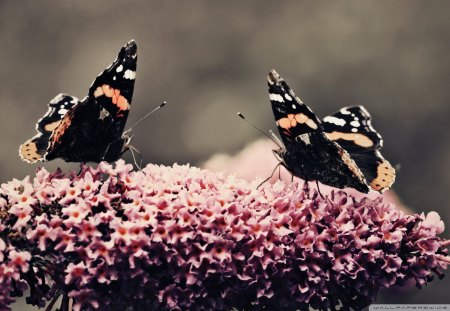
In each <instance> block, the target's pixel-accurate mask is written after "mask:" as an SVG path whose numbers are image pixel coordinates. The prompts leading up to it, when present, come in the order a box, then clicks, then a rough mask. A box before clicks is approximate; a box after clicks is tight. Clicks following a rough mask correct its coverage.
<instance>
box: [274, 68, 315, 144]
mask: <svg viewBox="0 0 450 311" xmlns="http://www.w3.org/2000/svg"><path fill="white" fill-rule="evenodd" d="M267 80H268V85H269V98H270V101H271V103H272V110H273V114H274V116H275V120H276V123H277V126H278V130H279V132H280V135H281V137H282V139H283V142H284V143H285V144H287V145H290V144H292V143H295V140H296V139H298V137H299V136H301V135H304V134H307V133H311V132H315V131H317V130H321V128H322V125H321V124H320V121H319V119H318V118H317V117H316V115H315V114H314V113H313V112H312V111H311V109H310V108H309V107H308V106H306V105H305V104H303V102H302V101H301V100H300V99H299V98H298V97H297V96H296V95H295V94H294V92H293V91H292V90H291V88H290V87H289V86H288V85H287V84H286V82H284V80H283V79H282V78H281V77H280V75H279V74H278V73H277V72H276V71H275V70H272V71H271V72H270V73H269V75H268V76H267ZM305 137H306V136H305Z"/></svg>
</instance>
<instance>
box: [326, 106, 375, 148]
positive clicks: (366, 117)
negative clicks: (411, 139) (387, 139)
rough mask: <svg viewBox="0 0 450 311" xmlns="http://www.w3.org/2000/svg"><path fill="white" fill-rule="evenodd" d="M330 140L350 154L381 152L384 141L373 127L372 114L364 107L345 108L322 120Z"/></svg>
mask: <svg viewBox="0 0 450 311" xmlns="http://www.w3.org/2000/svg"><path fill="white" fill-rule="evenodd" d="M322 124H323V128H324V131H325V132H326V135H327V137H328V138H329V139H331V140H333V141H335V142H337V143H338V144H339V145H340V146H341V147H343V148H344V149H345V150H347V151H349V152H367V151H369V150H379V149H380V148H381V147H382V146H383V140H382V138H381V136H380V134H378V132H377V131H376V130H375V129H374V128H373V127H372V120H371V116H370V114H369V113H368V112H367V110H366V109H365V108H364V107H363V106H353V107H344V108H342V109H340V110H339V111H338V112H336V113H335V114H332V115H330V116H327V117H325V118H323V120H322Z"/></svg>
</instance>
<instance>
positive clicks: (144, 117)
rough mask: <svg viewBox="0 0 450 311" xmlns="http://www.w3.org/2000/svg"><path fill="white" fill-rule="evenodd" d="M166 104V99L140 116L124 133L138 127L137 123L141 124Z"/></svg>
mask: <svg viewBox="0 0 450 311" xmlns="http://www.w3.org/2000/svg"><path fill="white" fill-rule="evenodd" d="M165 105H167V102H166V101H164V102H163V103H162V104H161V105H159V106H158V107H156V108H155V109H153V110H152V111H150V112H148V113H147V114H146V115H145V116H143V117H142V118H140V119H139V120H137V121H136V122H135V123H134V124H133V125H132V126H130V128H129V129H128V130H126V131H125V132H124V134H128V133H129V132H131V130H132V129H133V128H134V127H136V126H137V125H139V124H140V123H141V122H142V121H144V120H145V119H147V118H148V117H149V116H150V115H152V114H153V113H155V112H156V111H157V110H159V109H160V108H162V107H164V106H165ZM135 151H136V150H135Z"/></svg>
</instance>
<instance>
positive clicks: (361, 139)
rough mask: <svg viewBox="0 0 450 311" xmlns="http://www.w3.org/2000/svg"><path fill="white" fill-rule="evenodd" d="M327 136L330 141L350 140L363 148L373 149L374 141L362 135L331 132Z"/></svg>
mask: <svg viewBox="0 0 450 311" xmlns="http://www.w3.org/2000/svg"><path fill="white" fill-rule="evenodd" d="M325 135H326V136H327V137H328V139H330V140H334V141H336V140H339V139H342V140H349V141H352V142H354V143H355V144H356V145H358V146H361V147H372V146H373V141H372V140H370V139H369V137H367V136H365V135H363V134H361V133H342V132H331V133H325Z"/></svg>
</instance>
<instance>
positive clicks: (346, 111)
mask: <svg viewBox="0 0 450 311" xmlns="http://www.w3.org/2000/svg"><path fill="white" fill-rule="evenodd" d="M339 112H340V113H342V114H350V111H348V110H347V107H344V108H342V109H341V110H339Z"/></svg>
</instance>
